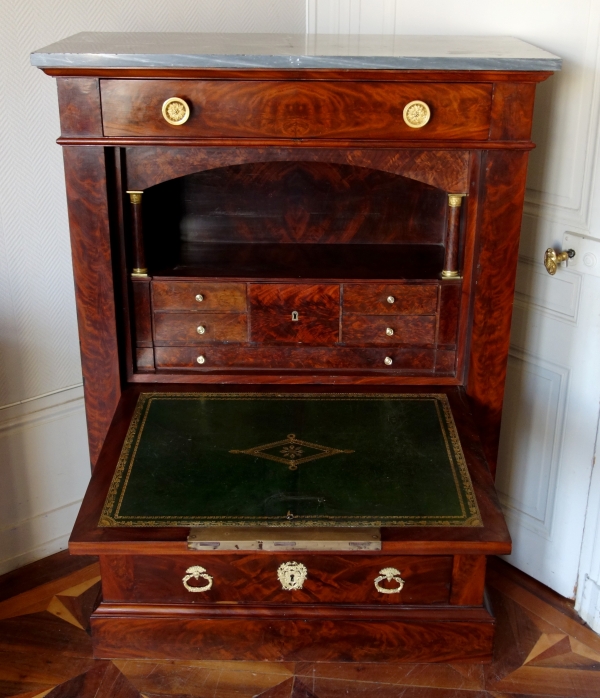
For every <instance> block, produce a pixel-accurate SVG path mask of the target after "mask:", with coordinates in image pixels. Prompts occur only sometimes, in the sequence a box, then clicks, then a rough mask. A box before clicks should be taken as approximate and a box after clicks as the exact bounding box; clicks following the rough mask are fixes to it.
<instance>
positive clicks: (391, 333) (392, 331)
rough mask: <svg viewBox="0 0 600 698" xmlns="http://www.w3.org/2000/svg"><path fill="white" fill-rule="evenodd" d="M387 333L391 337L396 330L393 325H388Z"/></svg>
mask: <svg viewBox="0 0 600 698" xmlns="http://www.w3.org/2000/svg"><path fill="white" fill-rule="evenodd" d="M385 333H386V334H387V336H388V337H391V336H392V335H393V334H394V330H393V329H392V328H391V327H386V329H385Z"/></svg>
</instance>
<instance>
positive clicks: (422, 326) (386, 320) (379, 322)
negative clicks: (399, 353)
mask: <svg viewBox="0 0 600 698" xmlns="http://www.w3.org/2000/svg"><path fill="white" fill-rule="evenodd" d="M435 322H436V317H435V315H398V316H395V317H391V318H390V317H386V316H382V315H344V319H343V321H342V342H343V343H345V344H353V343H360V344H383V345H388V344H389V345H395V344H411V345H413V346H421V345H426V344H433V343H434V342H435Z"/></svg>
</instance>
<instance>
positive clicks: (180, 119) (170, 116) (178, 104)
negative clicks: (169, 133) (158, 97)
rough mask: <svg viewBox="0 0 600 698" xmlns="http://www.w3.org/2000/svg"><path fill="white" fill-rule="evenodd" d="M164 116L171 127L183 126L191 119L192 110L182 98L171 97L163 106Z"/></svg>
mask: <svg viewBox="0 0 600 698" xmlns="http://www.w3.org/2000/svg"><path fill="white" fill-rule="evenodd" d="M162 115H163V117H164V119H165V121H166V122H167V123H168V124H171V126H182V125H183V124H185V122H186V121H187V120H188V119H189V118H190V108H189V106H188V103H187V102H186V101H185V100H183V99H181V98H180V97H171V98H170V99H167V100H166V101H165V102H164V104H163V105H162Z"/></svg>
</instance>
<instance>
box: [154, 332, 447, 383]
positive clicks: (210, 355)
mask: <svg viewBox="0 0 600 698" xmlns="http://www.w3.org/2000/svg"><path fill="white" fill-rule="evenodd" d="M308 331H313V332H314V333H315V335H314V336H315V337H317V340H316V341H319V340H318V338H319V337H323V338H324V339H323V341H324V340H325V338H327V339H330V337H326V335H328V333H329V332H333V330H330V329H329V325H327V324H326V323H324V322H320V323H319V322H315V323H312V324H311V325H310V330H308ZM308 331H307V332H308ZM275 332H276V330H275V329H273V333H272V334H271V335H270V336H271V337H273V338H274V339H275V338H276V337H277V335H276V334H275ZM262 336H263V337H264V336H265V335H264V334H263V335H262ZM281 336H283V337H285V334H284V333H283V330H282V332H281ZM200 354H201V355H202V356H203V357H204V362H203V363H202V364H199V363H198V362H197V358H198V356H199V355H200ZM434 355H435V352H434V350H433V349H428V348H425V347H414V348H408V349H403V348H398V347H382V348H381V349H379V348H372V349H366V348H359V347H329V346H327V347H321V346H302V347H292V346H289V347H288V346H277V345H275V344H274V345H272V346H256V345H255V346H245V347H239V346H238V345H235V344H232V345H230V346H227V347H220V346H216V345H207V346H202V347H159V346H157V347H156V348H155V361H156V368H157V369H180V370H183V371H207V370H208V371H214V370H215V369H220V368H249V369H255V368H256V369H265V368H267V369H269V368H270V369H276V370H277V371H287V370H291V369H296V370H307V369H309V370H310V369H321V370H325V369H331V370H336V369H338V370H345V371H348V370H353V369H354V370H358V369H378V370H381V371H388V372H393V371H405V372H411V373H432V372H433V366H434ZM386 357H390V358H391V359H392V364H391V365H389V366H388V365H386V364H385V363H384V359H385V358H386Z"/></svg>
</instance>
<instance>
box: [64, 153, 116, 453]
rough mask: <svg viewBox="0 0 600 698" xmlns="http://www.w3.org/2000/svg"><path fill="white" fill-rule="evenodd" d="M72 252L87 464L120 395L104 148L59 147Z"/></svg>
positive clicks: (106, 427) (100, 445) (107, 425)
mask: <svg viewBox="0 0 600 698" xmlns="http://www.w3.org/2000/svg"><path fill="white" fill-rule="evenodd" d="M63 156H64V164H65V177H66V182H67V202H68V205H69V228H70V231H71V253H72V257H73V274H74V277H75V300H76V304H77V322H78V325H79V343H80V347H81V366H82V370H83V378H84V381H85V385H84V395H85V411H86V419H87V427H88V439H89V445H90V458H91V462H92V466H93V465H94V464H95V463H96V460H97V458H98V454H99V453H100V449H101V448H102V444H103V442H104V438H105V437H106V432H107V431H108V427H109V425H110V422H111V419H112V417H113V414H114V411H115V409H116V407H117V404H118V402H119V397H120V395H121V375H120V367H119V346H118V339H117V317H116V309H115V287H114V280H113V265H112V253H111V235H110V228H109V210H108V199H107V188H106V160H105V153H104V149H103V148H94V147H90V148H79V147H74V148H64V149H63Z"/></svg>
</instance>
